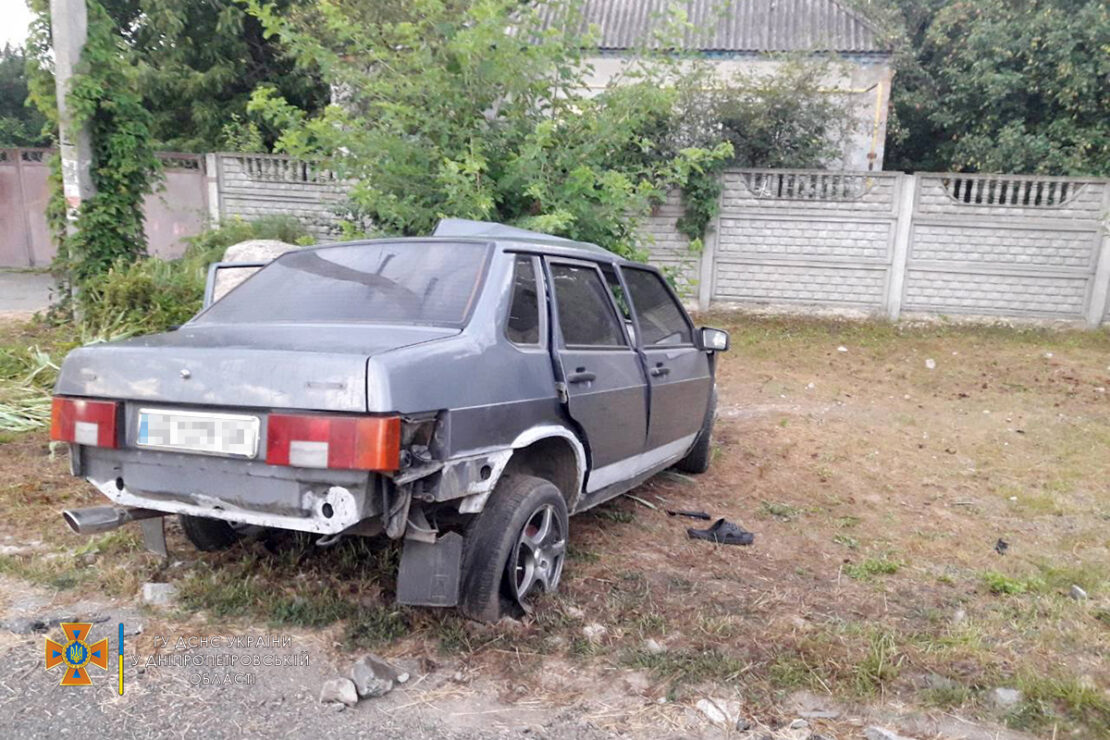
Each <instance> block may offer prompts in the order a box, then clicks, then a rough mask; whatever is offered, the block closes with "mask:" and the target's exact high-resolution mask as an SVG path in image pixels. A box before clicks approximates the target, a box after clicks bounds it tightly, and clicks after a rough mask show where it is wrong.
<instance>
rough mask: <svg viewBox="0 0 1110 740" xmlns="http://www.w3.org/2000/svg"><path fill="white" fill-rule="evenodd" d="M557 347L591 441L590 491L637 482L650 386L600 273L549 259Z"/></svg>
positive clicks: (588, 265) (573, 411) (571, 398)
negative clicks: (631, 480)
mask: <svg viewBox="0 0 1110 740" xmlns="http://www.w3.org/2000/svg"><path fill="white" fill-rule="evenodd" d="M547 269H548V275H549V280H550V283H551V285H552V287H553V289H552V291H551V293H552V296H553V300H554V315H555V321H554V322H553V329H554V338H555V341H554V343H553V346H554V348H555V349H554V351H555V356H556V360H557V365H558V369H561V378H560V379H559V380H560V382H561V383H563V384H564V385H563V386H562V388H563V389H565V398H566V404H567V411H568V413H569V414H570V417H571V418H572V419H573V420H574V421H575V422H576V423H577V424H578V426H579V427H580V428H581V430H582V432H583V434H584V436H585V437H586V440H585V441H586V445H587V447H588V450H589V455H590V476H589V480H588V481H587V484H586V490H587V492H593V491H597V490H600V489H602V488H605V487H606V486H608V485H610V484H612V483H616V482H618V481H621V480H625V479H627V478H630V477H632V476H633V475H634V474H635V473H636V472H638V470H636V468H637V467H638V464H639V455H640V453H642V452H643V450H644V439H645V437H646V436H647V381H646V379H645V377H644V371H643V365H642V364H641V362H640V358H639V356H638V355H637V353H636V351H635V349H633V347H632V346H630V344H629V342H628V334H627V333H626V332H625V330H624V327H623V325H622V323H621V321H620V319H619V318H618V315H617V310H616V307H615V306H614V305H613V299H612V296H611V295H610V293H609V289H608V288H607V287H606V285H605V280H604V278H603V277H602V274H601V271H600V270H599V269H598V267H597V265H596V264H594V263H592V262H586V261H579V260H563V259H556V258H548V260H547Z"/></svg>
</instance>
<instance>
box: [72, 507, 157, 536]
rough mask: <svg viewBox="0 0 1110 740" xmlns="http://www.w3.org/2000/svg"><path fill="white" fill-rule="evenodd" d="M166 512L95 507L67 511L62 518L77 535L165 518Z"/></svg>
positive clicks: (96, 532)
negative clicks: (157, 517) (158, 517)
mask: <svg viewBox="0 0 1110 740" xmlns="http://www.w3.org/2000/svg"><path fill="white" fill-rule="evenodd" d="M165 515H166V512H164V511H154V510H153V509H124V508H120V507H118V506H93V507H91V508H88V509H66V510H65V511H63V512H62V518H63V519H65V520H66V524H68V525H69V528H70V529H72V530H73V531H74V532H76V533H77V534H99V533H100V532H109V531H111V530H113V529H116V528H117V527H120V526H122V525H124V524H127V523H128V522H137V521H140V520H142V519H152V518H154V517H156V516H165Z"/></svg>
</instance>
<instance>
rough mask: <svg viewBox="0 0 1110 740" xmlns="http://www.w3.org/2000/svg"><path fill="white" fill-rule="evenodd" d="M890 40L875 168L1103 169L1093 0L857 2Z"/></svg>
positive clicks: (1102, 54) (1099, 44)
mask: <svg viewBox="0 0 1110 740" xmlns="http://www.w3.org/2000/svg"><path fill="white" fill-rule="evenodd" d="M855 4H856V5H862V6H864V7H865V8H866V9H868V10H869V11H873V14H874V15H875V16H877V17H879V18H881V19H884V20H885V21H886V24H887V26H888V28H890V32H891V36H892V38H894V39H895V40H896V42H897V48H898V52H897V54H896V62H895V64H896V69H897V76H896V77H895V82H894V89H893V96H892V99H893V104H894V113H895V116H894V118H893V120H892V122H891V126H890V128H889V138H888V143H887V156H886V161H887V167H888V168H892V169H907V170H948V169H955V170H961V171H979V172H1033V173H1044V174H1091V175H1110V5H1107V4H1106V2H1105V0H976V1H975V2H967V1H956V0H858V1H857V2H856V3H855Z"/></svg>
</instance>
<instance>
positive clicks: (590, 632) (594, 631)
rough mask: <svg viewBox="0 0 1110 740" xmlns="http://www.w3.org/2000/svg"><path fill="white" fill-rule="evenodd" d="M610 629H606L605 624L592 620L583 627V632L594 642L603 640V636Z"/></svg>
mask: <svg viewBox="0 0 1110 740" xmlns="http://www.w3.org/2000/svg"><path fill="white" fill-rule="evenodd" d="M608 631H609V630H607V629H605V625H603V624H598V623H597V622H591V623H590V624H587V625H586V626H585V627H583V628H582V634H583V635H585V637H586V639H587V640H589V641H590V642H592V643H598V642H601V638H602V637H604V636H605V633H606V632H608Z"/></svg>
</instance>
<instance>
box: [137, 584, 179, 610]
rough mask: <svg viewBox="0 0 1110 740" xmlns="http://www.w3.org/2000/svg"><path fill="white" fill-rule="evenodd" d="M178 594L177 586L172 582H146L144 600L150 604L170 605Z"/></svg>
mask: <svg viewBox="0 0 1110 740" xmlns="http://www.w3.org/2000/svg"><path fill="white" fill-rule="evenodd" d="M176 596H177V586H175V585H173V584H172V583H144V584H143V595H142V600H143V603H144V604H149V605H150V606H169V605H170V604H172V603H173V600H174V597H176Z"/></svg>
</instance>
